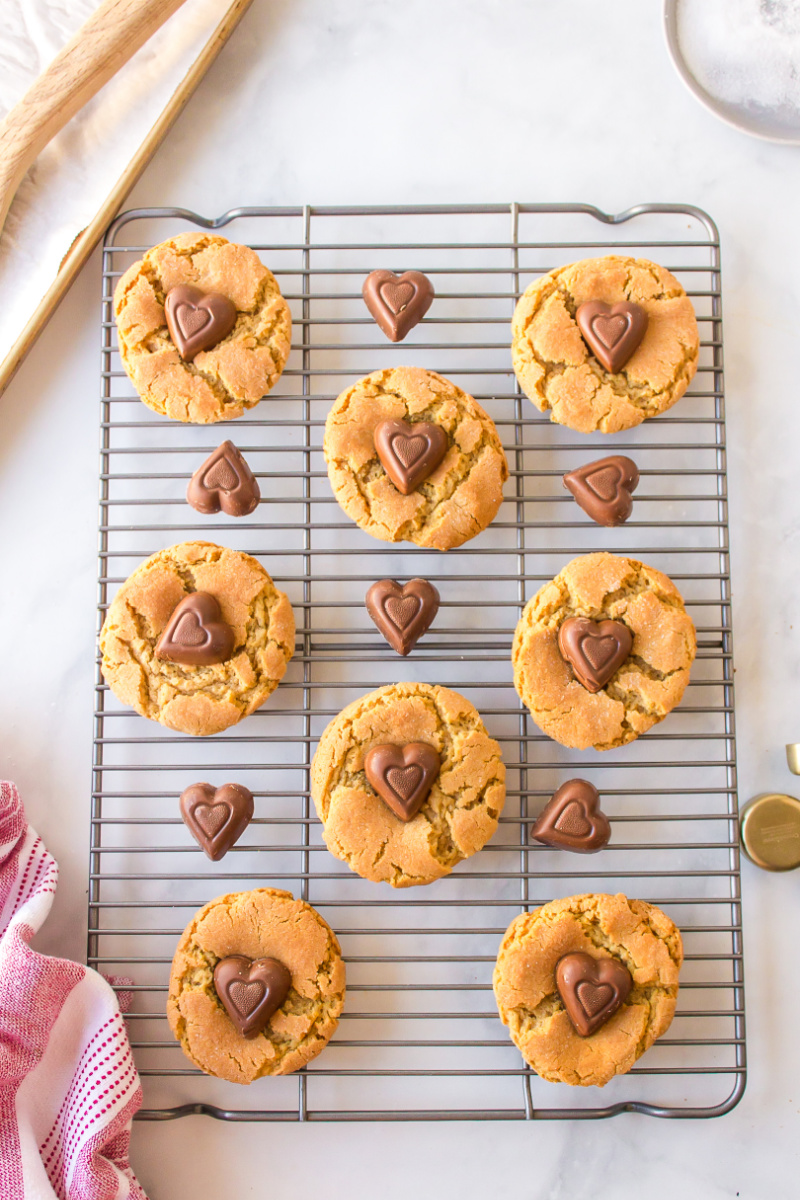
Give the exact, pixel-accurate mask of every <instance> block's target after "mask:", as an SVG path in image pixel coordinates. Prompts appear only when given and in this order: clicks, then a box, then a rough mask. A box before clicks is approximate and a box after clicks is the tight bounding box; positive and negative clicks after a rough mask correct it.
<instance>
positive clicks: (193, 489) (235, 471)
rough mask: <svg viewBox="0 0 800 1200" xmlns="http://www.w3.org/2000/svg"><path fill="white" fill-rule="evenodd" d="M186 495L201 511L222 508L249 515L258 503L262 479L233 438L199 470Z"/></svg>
mask: <svg viewBox="0 0 800 1200" xmlns="http://www.w3.org/2000/svg"><path fill="white" fill-rule="evenodd" d="M186 499H187V500H188V501H189V503H190V504H191V506H192V508H196V509H197V511H198V512H201V513H216V512H219V510H220V509H222V511H223V512H224V513H227V515H228V516H229V517H246V516H248V514H249V513H251V512H253V510H254V509H256V508H257V507H258V502H259V500H260V499H261V490H260V488H259V486H258V480H257V479H256V477H255V475H254V474H253V472H252V471H251V470H250V468H249V467H248V465H247V463H246V462H245V460H244V458H243V457H242V455H241V453H240V451H239V450H237V448H236V447H235V446H234V444H233V442H223V443H222V445H221V446H217V448H216V450H215V451H214V453H213V454H209V456H208V458H207V459H206V461H205V462H204V463H202V464H201V465H200V466H199V467H198V468H197V470H196V471H195V473H194V475H193V476H192V478H191V479H190V480H189V486H188V487H187V489H186Z"/></svg>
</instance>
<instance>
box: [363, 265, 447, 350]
mask: <svg viewBox="0 0 800 1200" xmlns="http://www.w3.org/2000/svg"><path fill="white" fill-rule="evenodd" d="M361 294H362V295H363V297H364V303H365V304H366V306H367V308H368V309H369V311H370V313H371V314H372V316H373V318H374V319H375V322H376V324H377V325H379V326H380V328H381V329H382V330H383V332H384V333H385V334H386V336H387V337H388V338H389V340H390V341H392V342H402V340H403V338H404V337H405V336H406V334H407V333H408V331H409V330H410V329H413V328H414V326H415V325H418V324H419V322H420V321H421V320H422V318H423V317H424V316H425V313H426V312H427V311H428V309H429V308H430V306H431V304H432V303H433V295H434V292H433V284H432V283H431V281H430V279H428V277H427V275H423V274H422V272H421V271H404V272H403V274H402V275H395V274H393V273H392V272H391V271H371V272H370V274H369V275H368V276H367V278H366V279H365V280H364V285H363V287H362V289H361Z"/></svg>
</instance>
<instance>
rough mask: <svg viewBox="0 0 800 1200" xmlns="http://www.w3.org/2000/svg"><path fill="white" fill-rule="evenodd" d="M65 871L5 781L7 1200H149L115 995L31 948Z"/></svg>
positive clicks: (1, 1094)
mask: <svg viewBox="0 0 800 1200" xmlns="http://www.w3.org/2000/svg"><path fill="white" fill-rule="evenodd" d="M57 880H58V866H57V864H56V861H55V859H54V858H53V857H52V856H51V855H50V854H48V852H47V850H46V849H45V847H44V845H43V843H42V841H41V839H40V838H39V837H37V835H36V833H35V832H34V830H33V829H31V827H30V826H29V825H28V823H27V822H26V820H25V813H24V810H23V808H22V802H21V800H20V798H19V793H18V792H17V789H16V788H15V787H14V785H13V783H0V1197H2V1200H52V1198H53V1197H54V1196H57V1197H58V1200H126V1198H127V1197H130V1198H131V1200H147V1198H146V1196H145V1194H144V1192H143V1191H142V1188H141V1186H140V1185H139V1183H138V1182H137V1180H136V1178H135V1176H134V1175H133V1173H132V1171H131V1169H130V1164H129V1162H128V1145H129V1142H130V1133H131V1120H132V1118H133V1114H134V1113H135V1112H136V1110H137V1109H138V1107H139V1105H140V1104H141V1102H142V1089H141V1086H140V1084H139V1076H138V1075H137V1073H136V1068H135V1066H134V1065H133V1058H132V1057H131V1049H130V1045H129V1044H128V1036H127V1033H126V1030H125V1023H124V1021H123V1019H122V1015H121V1013H120V1010H119V1005H118V1003H117V998H116V996H115V995H114V992H113V990H112V988H111V987H110V986H109V984H108V983H107V982H106V980H105V979H103V978H102V976H100V975H98V974H97V972H96V971H92V970H90V968H88V967H84V966H81V965H80V964H79V963H74V962H70V961H69V960H68V959H64V958H50V957H48V956H47V955H44V954H38V953H37V952H36V951H35V950H32V949H31V947H30V944H29V943H30V941H31V938H32V937H33V935H34V933H36V931H37V929H39V927H40V926H41V925H42V923H43V921H44V919H45V917H46V916H47V914H48V912H49V911H50V906H51V904H52V903H53V895H54V893H55V890H56V882H57Z"/></svg>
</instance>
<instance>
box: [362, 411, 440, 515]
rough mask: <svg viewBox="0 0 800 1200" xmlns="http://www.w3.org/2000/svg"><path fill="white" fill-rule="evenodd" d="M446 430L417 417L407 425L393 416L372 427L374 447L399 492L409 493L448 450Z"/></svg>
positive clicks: (425, 477) (430, 473)
mask: <svg viewBox="0 0 800 1200" xmlns="http://www.w3.org/2000/svg"><path fill="white" fill-rule="evenodd" d="M447 444H448V442H447V434H446V433H445V431H444V430H443V429H442V427H441V425H434V424H433V423H432V422H431V421H419V422H418V423H417V424H416V425H408V424H407V423H406V422H405V421H395V420H392V419H389V420H386V421H380V422H379V423H378V425H377V426H376V427H375V450H376V452H377V455H378V458H379V459H380V460H381V465H382V466H383V469H384V471H385V472H386V474H387V475H388V476H389V478H390V479H391V481H392V483H393V484H394V486H395V487H396V488H397V490H398V492H402V494H403V495H404V496H408V495H410V494H411V492H413V491H414V490H415V488H416V487H417V486H418V485H419V484H420V483H422V481H423V480H424V479H427V478H428V476H429V475H432V474H433V472H434V471H435V470H436V468H437V467H438V466H439V463H440V462H441V461H442V459H443V458H444V456H445V454H446V453H447Z"/></svg>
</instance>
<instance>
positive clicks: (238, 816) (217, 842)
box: [180, 783, 254, 862]
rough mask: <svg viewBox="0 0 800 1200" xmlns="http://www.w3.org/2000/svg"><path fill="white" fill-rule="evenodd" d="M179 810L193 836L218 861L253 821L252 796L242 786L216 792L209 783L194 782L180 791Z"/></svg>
mask: <svg viewBox="0 0 800 1200" xmlns="http://www.w3.org/2000/svg"><path fill="white" fill-rule="evenodd" d="M180 809H181V816H182V817H183V819H184V822H185V823H186V828H187V829H188V830H189V832H190V833H191V835H192V837H193V838H194V839H195V841H196V842H197V843H198V844H199V845H200V846H201V847H202V848H203V850H204V851H205V852H206V854H207V855H208V857H209V858H210V859H211V860H212V862H217V861H218V860H219V859H220V858H223V857H224V855H226V854H227V853H228V851H229V850H230V848H231V846H232V845H233V844H234V843H235V842H238V840H239V838H240V837H241V836H242V834H243V833H244V831H245V829H246V828H247V826H248V825H249V824H250V822H251V820H252V819H253V810H254V809H253V793H252V792H251V791H250V789H249V788H246V787H243V786H242V785H241V784H240V783H226V784H223V786H222V787H219V788H216V789H215V788H214V787H213V786H212V784H210V783H193V784H192V785H191V787H188V788H186V790H185V791H184V792H181V799H180Z"/></svg>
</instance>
